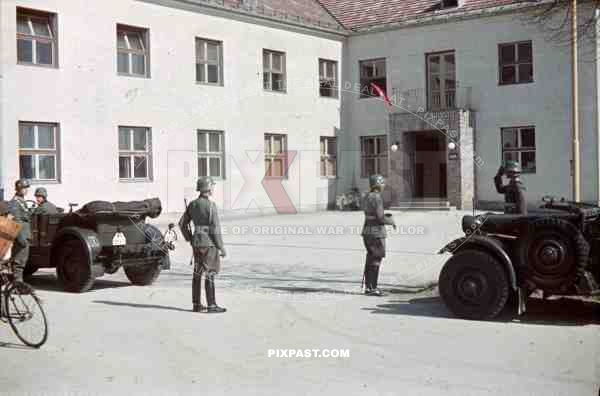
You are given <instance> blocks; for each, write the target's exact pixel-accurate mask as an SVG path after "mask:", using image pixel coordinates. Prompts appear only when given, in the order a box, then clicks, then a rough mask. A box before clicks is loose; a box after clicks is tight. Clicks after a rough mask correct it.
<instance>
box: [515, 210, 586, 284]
mask: <svg viewBox="0 0 600 396" xmlns="http://www.w3.org/2000/svg"><path fill="white" fill-rule="evenodd" d="M524 232H525V234H524V235H522V236H521V237H520V238H519V239H518V240H517V243H516V249H515V256H516V257H515V264H516V267H517V271H519V278H520V279H524V280H525V282H527V284H528V288H529V289H532V288H537V289H541V290H544V291H546V292H549V293H564V292H568V291H569V288H570V287H571V286H572V285H573V283H574V282H575V280H576V278H577V275H578V273H580V272H582V271H583V270H584V269H585V267H586V266H587V262H588V259H589V249H590V247H589V244H588V243H587V241H586V240H585V237H584V236H583V235H582V233H581V232H580V231H579V230H578V229H577V227H575V226H574V225H573V224H571V223H570V222H568V221H565V220H563V219H560V218H556V217H544V218H539V219H535V220H533V221H532V222H531V223H530V224H529V225H528V227H527V229H526V231H524Z"/></svg>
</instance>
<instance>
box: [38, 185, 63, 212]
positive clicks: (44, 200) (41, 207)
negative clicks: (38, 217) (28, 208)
mask: <svg viewBox="0 0 600 396" xmlns="http://www.w3.org/2000/svg"><path fill="white" fill-rule="evenodd" d="M33 196H34V197H35V200H36V202H37V208H35V214H54V213H58V209H57V208H56V206H55V205H54V204H53V203H52V202H50V201H48V191H46V189H45V188H44V187H38V188H36V189H35V192H34V193H33Z"/></svg>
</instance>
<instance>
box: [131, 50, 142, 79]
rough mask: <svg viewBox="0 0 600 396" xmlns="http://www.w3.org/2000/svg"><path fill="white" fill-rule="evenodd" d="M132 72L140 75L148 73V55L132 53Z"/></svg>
mask: <svg viewBox="0 0 600 396" xmlns="http://www.w3.org/2000/svg"><path fill="white" fill-rule="evenodd" d="M131 72H132V73H133V74H139V75H140V76H143V75H145V74H146V57H145V56H144V55H137V54H131Z"/></svg>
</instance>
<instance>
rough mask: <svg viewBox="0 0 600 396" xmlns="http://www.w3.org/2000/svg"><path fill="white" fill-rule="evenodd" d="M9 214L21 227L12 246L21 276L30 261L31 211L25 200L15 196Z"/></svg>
mask: <svg viewBox="0 0 600 396" xmlns="http://www.w3.org/2000/svg"><path fill="white" fill-rule="evenodd" d="M8 212H9V213H10V214H11V215H12V216H13V217H14V221H15V222H17V223H19V224H20V225H21V231H20V232H19V234H18V235H17V239H16V240H15V242H14V243H13V246H12V259H13V260H14V262H15V265H16V275H17V276H20V275H21V274H22V273H23V269H24V268H25V265H26V264H27V260H29V244H30V240H31V226H30V223H31V211H30V210H29V209H28V208H27V204H26V203H25V199H24V198H23V197H20V196H18V195H15V196H14V197H13V199H12V200H11V201H10V202H9V203H8Z"/></svg>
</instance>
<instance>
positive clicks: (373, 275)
mask: <svg viewBox="0 0 600 396" xmlns="http://www.w3.org/2000/svg"><path fill="white" fill-rule="evenodd" d="M367 274H368V278H367V279H368V281H367V282H366V284H367V288H366V291H365V294H366V295H368V296H376V297H381V296H383V292H382V291H381V290H379V289H378V288H377V282H378V278H379V266H378V265H369V266H368V267H367Z"/></svg>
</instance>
